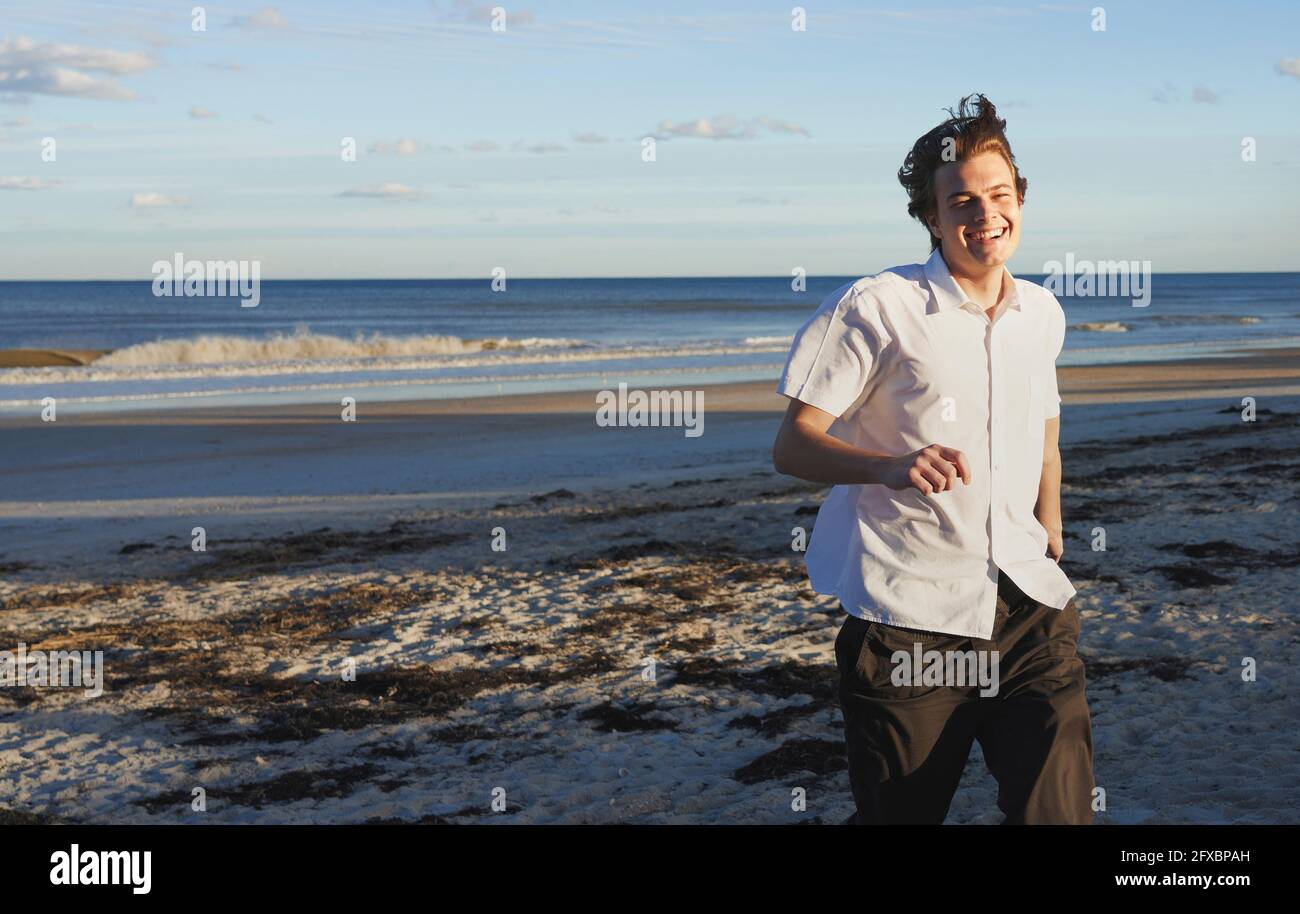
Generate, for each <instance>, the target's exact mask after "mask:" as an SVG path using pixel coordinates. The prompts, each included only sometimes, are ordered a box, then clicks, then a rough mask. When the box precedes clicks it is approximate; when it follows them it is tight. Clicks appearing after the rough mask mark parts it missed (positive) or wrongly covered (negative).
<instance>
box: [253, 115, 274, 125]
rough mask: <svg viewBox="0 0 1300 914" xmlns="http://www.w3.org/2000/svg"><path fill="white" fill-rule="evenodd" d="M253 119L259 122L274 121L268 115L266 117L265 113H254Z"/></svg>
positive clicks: (269, 122) (271, 122)
mask: <svg viewBox="0 0 1300 914" xmlns="http://www.w3.org/2000/svg"><path fill="white" fill-rule="evenodd" d="M253 120H255V121H257V122H258V123H259V124H274V123H275V121H273V120H271V119H270V118H269V117H267V116H266V115H265V114H254V115H253Z"/></svg>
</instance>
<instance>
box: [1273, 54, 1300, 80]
mask: <svg viewBox="0 0 1300 914" xmlns="http://www.w3.org/2000/svg"><path fill="white" fill-rule="evenodd" d="M1277 72H1279V73H1281V74H1282V75H1283V76H1294V77H1295V78H1296V79H1300V57H1283V58H1282V59H1281V60H1279V61H1278V62H1277Z"/></svg>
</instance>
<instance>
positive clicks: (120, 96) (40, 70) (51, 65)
mask: <svg viewBox="0 0 1300 914" xmlns="http://www.w3.org/2000/svg"><path fill="white" fill-rule="evenodd" d="M157 65H158V62H157V60H155V59H154V58H153V57H151V56H150V55H148V54H144V53H141V52H139V51H114V50H110V49H107V48H84V47H80V46H78V45H71V44H55V43H51V42H39V43H38V42H35V41H33V40H32V39H30V38H25V37H22V36H19V37H17V38H6V39H4V41H0V93H4V94H9V93H13V94H16V95H18V96H22V95H23V94H33V95H68V96H75V97H79V98H93V99H102V100H108V101H126V100H128V99H132V98H135V93H134V92H132V91H131V90H129V89H127V88H125V87H124V86H121V85H119V84H118V83H117V82H116V81H114V80H113V79H111V78H108V77H112V76H125V75H129V74H132V73H139V72H141V71H143V70H148V69H150V68H151V67H155V66H157ZM91 73H102V74H107V76H99V77H97V76H92V75H91Z"/></svg>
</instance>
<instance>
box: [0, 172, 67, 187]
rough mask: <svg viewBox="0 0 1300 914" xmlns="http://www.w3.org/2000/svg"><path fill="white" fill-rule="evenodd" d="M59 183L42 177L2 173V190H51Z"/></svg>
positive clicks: (0, 184) (0, 177)
mask: <svg viewBox="0 0 1300 914" xmlns="http://www.w3.org/2000/svg"><path fill="white" fill-rule="evenodd" d="M59 183H60V182H58V181H46V180H43V179H41V178H31V177H19V176H5V175H0V190H49V189H50V188H51V187H55V186H57V185H58V184H59Z"/></svg>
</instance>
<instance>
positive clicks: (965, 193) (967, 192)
mask: <svg viewBox="0 0 1300 914" xmlns="http://www.w3.org/2000/svg"><path fill="white" fill-rule="evenodd" d="M1003 188H1005V189H1007V190H1010V189H1011V185H1010V184H1007V183H1005V182H1003V183H1002V184H994V185H993V186H992V187H990V188H988V190H990V191H994V190H1002V189H1003ZM973 193H974V191H973V190H955V191H953V192H952V193H950V194H949V195H948V199H949V200H951V199H952V198H953V197H969V196H970V195H971V194H973Z"/></svg>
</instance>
